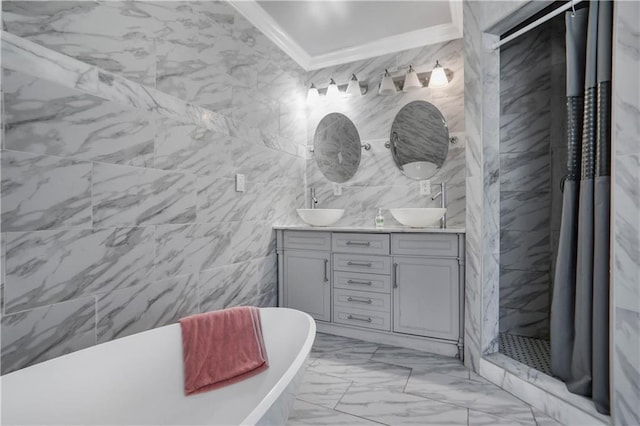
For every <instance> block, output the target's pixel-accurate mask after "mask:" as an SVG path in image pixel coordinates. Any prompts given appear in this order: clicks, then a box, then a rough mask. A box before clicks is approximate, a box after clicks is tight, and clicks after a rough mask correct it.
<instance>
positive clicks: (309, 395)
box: [297, 371, 353, 408]
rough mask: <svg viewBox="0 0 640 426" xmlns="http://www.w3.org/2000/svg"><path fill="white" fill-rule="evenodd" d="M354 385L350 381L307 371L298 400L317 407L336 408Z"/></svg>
mask: <svg viewBox="0 0 640 426" xmlns="http://www.w3.org/2000/svg"><path fill="white" fill-rule="evenodd" d="M352 383H353V382H352V381H350V380H345V379H340V378H338V377H333V376H327V375H326V374H319V373H316V372H313V371H307V372H306V373H305V374H304V380H303V382H302V385H301V386H300V390H299V391H298V395H297V398H298V399H300V400H302V401H305V402H309V403H312V404H315V405H320V406H323V407H327V408H334V407H335V406H336V404H338V401H340V398H342V396H343V395H344V393H345V392H346V391H347V389H349V386H351V384H352Z"/></svg>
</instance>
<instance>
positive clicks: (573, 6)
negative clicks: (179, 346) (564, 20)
mask: <svg viewBox="0 0 640 426" xmlns="http://www.w3.org/2000/svg"><path fill="white" fill-rule="evenodd" d="M571 17H572V18H575V17H576V2H575V0H571Z"/></svg>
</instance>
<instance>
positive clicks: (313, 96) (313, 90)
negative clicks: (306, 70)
mask: <svg viewBox="0 0 640 426" xmlns="http://www.w3.org/2000/svg"><path fill="white" fill-rule="evenodd" d="M319 97H320V92H318V88H317V87H316V85H315V84H313V83H311V87H309V91H308V92H307V102H308V103H311V102H315V101H316V100H318V98H319Z"/></svg>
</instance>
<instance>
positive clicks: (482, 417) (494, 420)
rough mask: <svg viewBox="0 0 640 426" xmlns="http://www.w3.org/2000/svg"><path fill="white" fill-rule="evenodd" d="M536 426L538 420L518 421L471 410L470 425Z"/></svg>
mask: <svg viewBox="0 0 640 426" xmlns="http://www.w3.org/2000/svg"><path fill="white" fill-rule="evenodd" d="M520 425H522V426H536V425H537V423H536V420H535V419H534V418H533V416H532V417H531V419H530V420H525V421H516V420H514V419H512V418H507V417H499V416H494V415H493V414H487V413H485V412H482V411H476V410H469V426H520Z"/></svg>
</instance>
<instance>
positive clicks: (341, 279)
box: [333, 271, 391, 294]
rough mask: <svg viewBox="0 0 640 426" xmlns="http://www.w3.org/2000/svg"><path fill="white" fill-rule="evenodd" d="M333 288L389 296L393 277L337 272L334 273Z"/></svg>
mask: <svg viewBox="0 0 640 426" xmlns="http://www.w3.org/2000/svg"><path fill="white" fill-rule="evenodd" d="M333 287H334V288H344V289H347V290H362V291H374V292H378V293H387V294H389V293H391V277H390V276H389V275H376V274H364V273H362V272H342V271H335V272H334V273H333Z"/></svg>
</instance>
